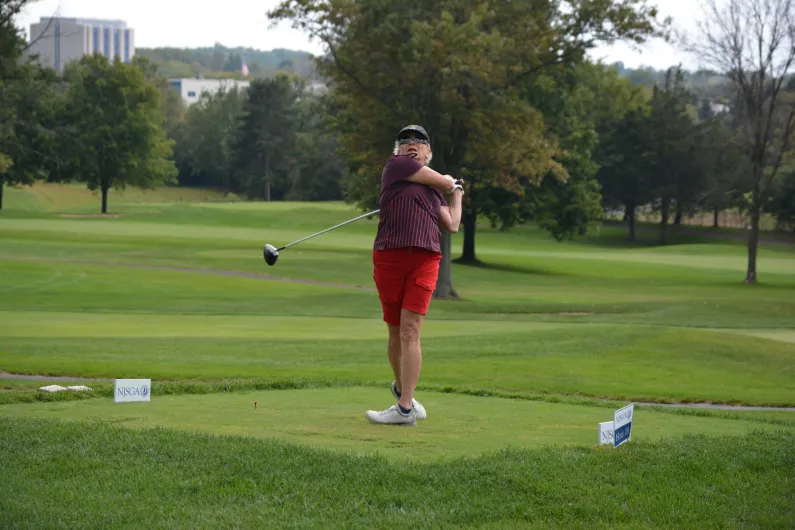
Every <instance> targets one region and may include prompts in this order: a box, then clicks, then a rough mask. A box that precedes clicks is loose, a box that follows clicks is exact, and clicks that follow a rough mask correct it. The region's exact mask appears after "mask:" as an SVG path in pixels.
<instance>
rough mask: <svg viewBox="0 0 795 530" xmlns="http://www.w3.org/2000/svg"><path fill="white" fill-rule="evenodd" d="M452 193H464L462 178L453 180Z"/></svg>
mask: <svg viewBox="0 0 795 530" xmlns="http://www.w3.org/2000/svg"><path fill="white" fill-rule="evenodd" d="M453 194H454V195H455V194H458V195H459V196H461V195H463V194H464V179H457V180H456V181H455V185H454V186H453Z"/></svg>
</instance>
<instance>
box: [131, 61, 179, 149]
mask: <svg viewBox="0 0 795 530" xmlns="http://www.w3.org/2000/svg"><path fill="white" fill-rule="evenodd" d="M131 64H132V65H134V66H135V67H136V68H138V69H139V70H141V71H142V72H143V74H144V79H146V81H148V82H149V83H152V84H154V85H155V86H156V87H157V89H158V91H159V92H160V114H162V115H163V118H164V120H165V121H164V124H163V126H164V128H165V130H166V136H168V137H169V138H172V139H174V138H175V134H176V131H177V128H178V127H179V125H180V124H181V123H182V122H183V121H184V119H185V112H186V111H187V107H186V105H185V102H184V101H183V99H182V96H180V94H179V92H177V91H176V90H173V89H172V88H171V86H170V83H169V82H168V79H167V78H165V77H163V76H161V75H159V74H158V66H157V64H156V63H154V62H152V61H151V60H150V59H149V58H148V57H146V56H143V55H136V56H135V57H133V59H132V61H131Z"/></svg>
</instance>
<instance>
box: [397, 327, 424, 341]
mask: <svg viewBox="0 0 795 530" xmlns="http://www.w3.org/2000/svg"><path fill="white" fill-rule="evenodd" d="M418 340H420V323H419V322H402V323H401V324H400V341H401V342H417V341H418Z"/></svg>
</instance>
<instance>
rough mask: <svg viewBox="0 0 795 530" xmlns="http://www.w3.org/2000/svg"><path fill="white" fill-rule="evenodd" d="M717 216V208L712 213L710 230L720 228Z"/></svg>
mask: <svg viewBox="0 0 795 530" xmlns="http://www.w3.org/2000/svg"><path fill="white" fill-rule="evenodd" d="M719 214H720V211H719V210H718V209H717V208H715V210H714V211H713V212H712V228H718V227H719V226H720V223H718V215H719Z"/></svg>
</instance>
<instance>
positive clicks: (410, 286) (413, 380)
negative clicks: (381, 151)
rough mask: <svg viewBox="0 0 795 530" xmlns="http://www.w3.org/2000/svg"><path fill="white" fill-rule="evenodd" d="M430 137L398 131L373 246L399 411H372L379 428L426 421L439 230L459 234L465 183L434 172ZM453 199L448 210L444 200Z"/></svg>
mask: <svg viewBox="0 0 795 530" xmlns="http://www.w3.org/2000/svg"><path fill="white" fill-rule="evenodd" d="M431 157H432V153H431V146H430V137H429V136H428V133H427V132H426V131H425V129H424V128H422V127H420V126H419V125H409V126H407V127H404V128H403V129H401V130H400V132H399V133H398V135H397V140H396V141H395V147H394V151H393V154H392V156H391V157H390V159H389V160H388V161H387V163H386V165H385V166H384V169H383V171H382V173H381V201H380V202H381V212H380V221H379V223H378V233H377V234H376V237H375V242H374V244H373V279H374V280H375V285H376V288H377V289H378V297H379V299H380V300H381V307H382V309H383V313H384V322H386V325H387V328H388V329H389V343H388V347H387V351H388V355H389V363H390V364H391V365H392V372H393V373H394V375H395V379H394V381H392V394H393V395H394V396H395V398H396V399H397V400H398V401H397V403H396V404H395V405H393V406H391V407H389V408H388V409H386V410H383V411H375V410H368V411H367V413H366V414H365V415H366V416H367V419H368V420H370V421H371V422H373V423H384V424H393V425H412V426H413V425H416V424H417V419H418V418H419V419H424V418H426V417H427V414H426V412H425V408H424V407H423V406H422V405H421V404H420V403H419V402H418V401H417V400H415V399H414V389H415V388H416V387H417V381H418V379H419V376H420V366H421V365H422V352H421V350H420V330H421V329H422V323H423V319H424V318H425V315H426V314H427V313H428V306H429V305H430V303H431V295H432V294H433V291H434V289H435V288H436V280H437V278H438V275H439V262H440V260H441V258H442V249H441V245H440V239H441V231H440V227H441V228H443V229H445V230H447V231H448V232H451V233H455V232H457V231H458V226H459V224H460V222H461V196H462V195H463V193H464V190H463V181H456V180H455V179H454V178H453V177H451V176H450V175H441V174H439V173H437V172H436V171H434V170H432V169H431V168H430V167H428V164H429V163H430V161H431ZM445 193H447V194H450V195H451V198H450V203H449V204H448V202H447V200H446V199H445V196H444V194H445Z"/></svg>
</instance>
